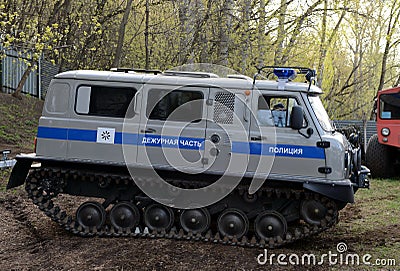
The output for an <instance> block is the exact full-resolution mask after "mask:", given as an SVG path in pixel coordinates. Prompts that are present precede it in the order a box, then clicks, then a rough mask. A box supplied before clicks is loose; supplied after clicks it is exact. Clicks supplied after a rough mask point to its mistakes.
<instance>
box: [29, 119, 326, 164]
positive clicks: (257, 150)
mask: <svg viewBox="0 0 400 271" xmlns="http://www.w3.org/2000/svg"><path fill="white" fill-rule="evenodd" d="M37 137H38V138H46V139H56V140H74V141H85V142H96V139H97V131H96V130H84V129H66V128H55V127H42V126H41V127H39V128H38V134H37ZM114 144H125V145H139V146H149V147H164V148H180V149H189V150H204V139H203V138H192V137H176V136H160V135H151V134H132V133H121V132H115V137H114ZM231 150H232V153H240V154H251V155H263V156H273V155H275V156H278V157H293V158H310V159H325V151H324V150H323V149H321V148H318V147H314V146H299V145H286V144H276V145H274V144H262V143H255V142H239V141H234V142H232V149H231Z"/></svg>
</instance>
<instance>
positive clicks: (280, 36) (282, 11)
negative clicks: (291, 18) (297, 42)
mask: <svg viewBox="0 0 400 271" xmlns="http://www.w3.org/2000/svg"><path fill="white" fill-rule="evenodd" d="M286 1H287V0H281V5H280V8H279V18H278V33H277V40H276V47H275V58H274V65H280V64H282V63H281V61H282V57H283V56H282V52H283V46H284V41H285V37H286V33H285V19H286V10H287V2H286Z"/></svg>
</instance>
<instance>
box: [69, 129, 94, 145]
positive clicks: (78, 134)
mask: <svg viewBox="0 0 400 271" xmlns="http://www.w3.org/2000/svg"><path fill="white" fill-rule="evenodd" d="M96 138H97V131H93V130H81V129H69V130H68V140H75V141H87V142H96Z"/></svg>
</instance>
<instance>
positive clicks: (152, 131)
mask: <svg viewBox="0 0 400 271" xmlns="http://www.w3.org/2000/svg"><path fill="white" fill-rule="evenodd" d="M140 132H141V133H145V134H152V133H155V132H156V130H155V129H153V128H147V129H144V130H140Z"/></svg>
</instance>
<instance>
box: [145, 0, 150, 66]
mask: <svg viewBox="0 0 400 271" xmlns="http://www.w3.org/2000/svg"><path fill="white" fill-rule="evenodd" d="M149 13H150V11H149V0H146V18H145V24H146V26H145V30H144V47H145V50H146V64H145V69H146V70H148V69H149V67H150V52H149V51H150V48H149Z"/></svg>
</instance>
